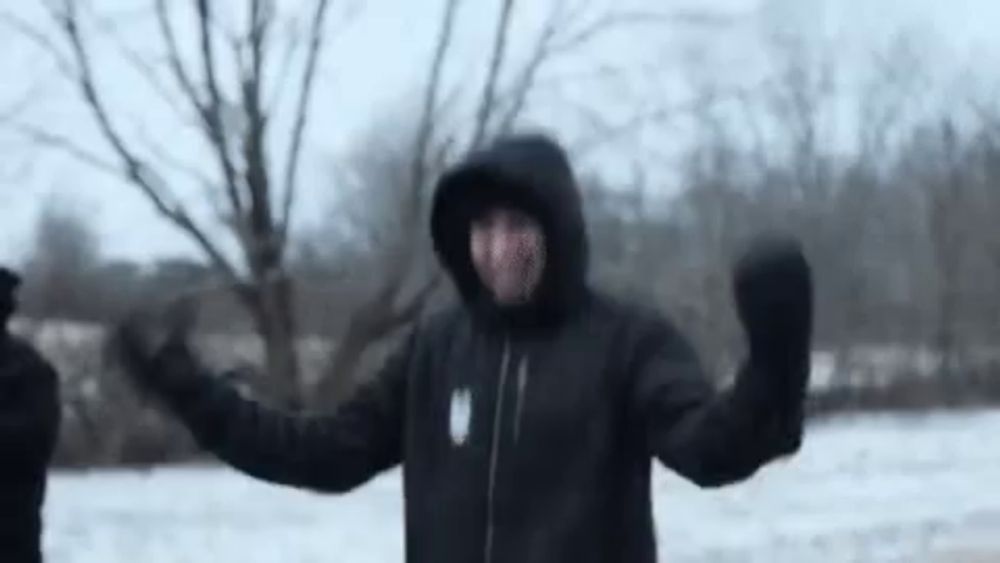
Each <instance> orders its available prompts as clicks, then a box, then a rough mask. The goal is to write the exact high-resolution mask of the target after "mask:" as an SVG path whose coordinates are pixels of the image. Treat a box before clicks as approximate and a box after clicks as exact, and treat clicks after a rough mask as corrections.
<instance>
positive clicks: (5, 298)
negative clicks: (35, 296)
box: [0, 267, 21, 332]
mask: <svg viewBox="0 0 1000 563" xmlns="http://www.w3.org/2000/svg"><path fill="white" fill-rule="evenodd" d="M20 284H21V277H20V276H19V275H17V274H16V273H15V272H13V271H12V270H8V269H7V268H3V267H0V326H2V327H3V330H4V332H6V326H7V321H8V320H9V319H10V316H11V315H12V314H13V313H14V308H15V306H16V304H17V300H16V299H15V292H16V291H17V288H18V286H19V285H20Z"/></svg>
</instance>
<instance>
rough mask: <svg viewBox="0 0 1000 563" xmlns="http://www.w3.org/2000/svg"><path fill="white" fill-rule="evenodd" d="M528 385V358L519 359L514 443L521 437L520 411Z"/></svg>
mask: <svg viewBox="0 0 1000 563" xmlns="http://www.w3.org/2000/svg"><path fill="white" fill-rule="evenodd" d="M527 384H528V358H527V356H525V357H523V358H521V363H520V364H519V366H518V370H517V402H516V403H514V443H515V444H516V443H517V442H518V439H519V438H520V437H521V409H522V405H523V404H524V388H525V387H526V386H527Z"/></svg>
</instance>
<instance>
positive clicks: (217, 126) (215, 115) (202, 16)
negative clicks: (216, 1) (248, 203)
mask: <svg viewBox="0 0 1000 563" xmlns="http://www.w3.org/2000/svg"><path fill="white" fill-rule="evenodd" d="M160 1H163V0H160ZM195 4H196V8H197V11H198V28H199V31H200V44H201V58H202V72H203V73H204V78H205V84H206V87H207V88H208V96H209V101H208V104H206V105H205V106H204V111H203V119H204V121H205V126H206V128H207V130H208V136H209V139H210V140H211V141H212V145H213V146H214V147H215V152H216V155H217V156H218V159H219V164H220V166H221V167H222V172H223V175H224V178H225V180H226V191H227V194H228V195H229V201H230V204H231V205H232V206H233V210H234V213H235V214H236V216H237V217H239V218H242V217H243V214H244V202H243V201H242V199H241V198H240V192H239V188H238V186H237V184H236V167H235V166H234V165H233V160H232V156H231V153H230V151H229V140H228V138H227V137H226V131H225V126H224V123H223V120H222V109H223V108H222V94H221V92H220V91H219V80H218V77H217V76H216V72H215V48H214V44H213V41H212V25H211V24H212V13H211V10H210V8H209V0H195Z"/></svg>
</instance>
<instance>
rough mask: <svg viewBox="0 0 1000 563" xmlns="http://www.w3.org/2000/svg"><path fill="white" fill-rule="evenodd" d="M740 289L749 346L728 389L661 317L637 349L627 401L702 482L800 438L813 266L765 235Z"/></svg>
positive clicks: (656, 441) (750, 466) (658, 445)
mask: <svg viewBox="0 0 1000 563" xmlns="http://www.w3.org/2000/svg"><path fill="white" fill-rule="evenodd" d="M735 290H736V301H737V307H738V310H739V314H740V319H741V321H742V322H743V325H744V328H745V330H746V333H747V336H748V341H749V349H750V354H749V358H748V359H747V360H746V362H745V363H744V364H743V366H742V367H741V369H740V371H739V372H738V374H737V377H736V380H735V383H734V384H733V386H732V387H731V388H730V389H728V390H725V391H721V392H720V391H716V390H715V388H714V387H713V386H712V385H711V383H710V382H709V380H708V378H707V377H706V376H705V374H704V372H703V370H702V368H701V366H700V363H699V361H698V359H697V357H696V355H695V353H694V351H693V350H692V348H691V346H690V345H689V344H688V343H687V342H686V341H685V339H684V338H683V337H682V336H681V335H680V334H679V333H678V331H677V330H675V329H674V328H673V327H672V326H671V325H670V324H669V323H668V322H667V321H665V320H663V319H656V320H650V321H648V322H647V323H646V324H645V325H644V327H643V328H642V331H641V335H640V336H639V338H638V345H637V347H636V351H635V356H634V358H635V365H634V374H633V376H634V377H635V379H634V381H633V387H632V393H631V400H632V405H633V412H635V413H636V418H637V420H639V421H640V426H641V428H640V431H642V432H643V433H644V436H645V439H646V442H647V444H648V447H649V449H650V453H651V454H653V455H655V456H656V457H658V458H659V459H660V460H661V461H662V462H663V464H664V465H666V466H667V467H669V468H671V469H672V470H674V471H676V472H677V473H679V474H680V475H682V476H684V477H686V478H687V479H689V480H691V481H693V482H695V483H697V484H699V485H701V486H705V487H709V486H721V485H725V484H728V483H733V482H737V481H740V480H743V479H746V478H747V477H749V476H751V475H753V474H754V473H755V472H756V471H757V470H758V469H759V468H760V467H761V466H762V465H764V464H766V463H768V462H769V461H771V460H773V459H775V458H777V457H780V456H785V455H790V454H792V453H795V452H796V451H797V450H798V449H799V447H800V445H801V441H802V433H803V402H804V399H805V389H806V385H807V382H808V377H809V343H810V333H811V324H812V286H811V279H810V273H809V268H808V265H807V263H806V261H805V259H804V257H803V255H802V253H801V251H800V250H799V249H798V247H797V246H796V245H794V244H792V243H789V242H787V241H770V242H764V243H761V244H759V245H758V246H757V247H756V248H754V249H753V250H751V252H750V253H748V254H747V255H746V257H744V259H743V260H742V261H741V262H740V264H739V265H738V267H737V271H736V276H735Z"/></svg>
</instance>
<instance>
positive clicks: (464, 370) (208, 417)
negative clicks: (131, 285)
mask: <svg viewBox="0 0 1000 563" xmlns="http://www.w3.org/2000/svg"><path fill="white" fill-rule="evenodd" d="M431 233H432V237H433V240H434V243H435V248H436V252H437V255H438V257H439V259H440V261H441V264H442V265H443V267H444V269H445V270H446V271H447V272H448V273H449V274H450V276H451V278H452V280H453V281H454V283H455V285H456V286H457V289H458V290H459V293H460V295H461V297H462V303H461V304H460V305H458V306H456V307H454V308H451V309H449V310H446V311H444V312H441V313H439V314H437V315H436V316H434V317H433V318H431V319H430V320H428V321H427V322H425V323H423V324H422V325H421V326H419V327H418V328H417V329H415V330H414V331H413V333H412V334H411V335H410V336H409V338H408V339H407V341H406V342H405V343H404V344H403V345H402V346H401V347H400V348H399V349H398V350H397V351H396V352H395V353H394V354H393V355H392V356H391V357H390V359H389V360H388V361H387V363H386V365H385V366H384V367H383V368H382V370H381V372H379V373H378V374H376V375H375V376H374V377H372V378H371V379H370V380H369V381H368V382H367V383H366V384H364V385H363V386H362V387H361V388H360V389H359V391H358V392H357V393H356V394H355V396H354V397H353V398H352V399H350V400H349V401H347V402H346V404H344V405H343V406H341V407H340V408H339V409H337V410H336V411H335V412H333V413H331V414H326V415H318V414H316V415H292V414H286V413H282V412H278V411H276V410H272V409H268V408H266V407H263V406H262V405H260V404H259V403H256V402H254V401H253V400H250V399H247V398H243V397H241V396H240V395H239V394H237V393H236V392H235V391H234V390H233V389H231V388H230V387H229V386H227V385H225V384H224V383H222V382H221V381H220V380H219V379H218V378H213V377H210V376H209V374H207V373H206V372H205V370H204V369H202V368H201V367H200V364H199V362H198V361H197V359H196V358H195V357H194V355H193V354H192V353H191V352H190V351H189V349H188V347H187V345H186V344H185V342H184V338H183V331H182V330H178V331H175V333H173V334H171V335H169V336H168V337H167V338H165V339H162V338H161V340H163V341H164V342H165V343H164V344H162V345H158V344H156V343H155V342H154V340H155V339H154V338H153V337H152V336H150V335H151V331H150V330H149V325H148V324H144V323H142V322H140V321H138V320H133V321H131V322H128V323H126V324H124V325H123V326H122V327H121V328H120V330H119V332H118V342H119V350H120V351H121V353H122V357H123V359H124V360H125V361H126V366H127V367H128V368H129V369H128V371H129V373H130V374H131V375H132V377H133V378H134V379H135V380H136V381H137V382H138V383H139V384H140V385H141V386H142V387H143V388H145V389H146V390H147V391H152V392H153V393H154V394H155V395H156V396H158V397H160V398H161V399H163V400H164V402H165V403H166V404H167V405H168V406H169V408H170V409H172V411H173V412H174V413H175V414H176V415H177V416H179V418H180V419H181V420H182V421H183V422H184V423H185V424H186V425H187V427H188V428H189V429H190V430H191V432H192V433H193V435H194V436H195V438H196V439H197V440H198V442H199V443H200V444H201V446H203V447H204V448H206V449H207V450H209V451H211V452H212V453H214V454H215V455H216V456H218V457H219V458H221V459H222V460H223V461H225V462H226V463H228V464H230V465H232V466H233V467H235V468H237V469H239V470H240V471H243V472H245V473H247V474H249V475H251V476H254V477H257V478H259V479H263V480H266V481H270V482H274V483H280V484H285V485H291V486H296V487H303V488H307V489H311V490H315V491H322V492H335V493H341V492H346V491H349V490H351V489H354V488H355V487H358V486H359V485H361V484H363V483H365V482H366V481H368V480H369V479H371V478H372V477H373V476H375V475H376V474H378V473H380V472H382V471H385V470H387V469H389V468H391V467H394V466H396V465H397V464H402V466H403V483H404V491H405V512H406V514H405V515H406V560H407V561H409V562H410V563H449V562H455V563H458V562H462V563H468V562H470V561H480V562H484V563H513V562H517V563H530V562H545V563H555V562H566V563H570V562H573V563H583V562H593V563H597V562H602V563H610V562H619V561H630V562H645V563H651V562H653V561H655V560H656V546H655V541H654V528H653V518H652V510H651V501H650V471H651V461H652V459H653V458H657V459H659V460H660V462H662V463H663V464H664V465H665V466H666V467H668V468H669V469H671V470H673V471H675V472H676V473H678V474H680V475H682V476H683V477H685V478H687V479H689V480H691V481H693V482H694V483H697V484H698V485H700V486H703V487H716V486H721V485H725V484H729V483H734V482H737V481H741V480H743V479H746V478H748V477H749V476H751V475H753V474H754V473H755V472H756V470H757V469H758V468H760V467H761V466H762V465H764V464H766V463H768V462H770V461H772V460H774V459H776V458H778V457H781V456H786V455H790V454H792V453H794V452H796V451H797V450H798V448H799V446H800V444H801V439H802V432H803V410H802V407H803V397H804V391H805V386H806V382H807V379H808V373H809V365H808V359H809V345H810V331H811V324H812V285H811V278H810V271H809V267H808V265H807V263H806V260H805V258H804V257H803V255H802V253H801V251H800V249H799V248H798V246H797V245H796V244H794V243H793V242H790V241H787V240H784V239H771V240H769V241H763V242H759V243H757V244H756V245H754V246H752V247H751V250H750V251H749V252H748V253H747V254H746V255H745V256H744V257H743V259H742V260H741V261H740V262H739V263H738V264H737V266H736V272H735V280H734V282H735V283H734V291H735V297H736V305H737V308H738V313H739V315H740V318H741V320H742V322H743V325H744V327H745V329H746V333H747V337H748V343H749V355H748V359H747V360H746V362H745V363H744V365H743V366H742V369H741V370H740V371H739V374H738V377H737V378H736V380H735V383H734V384H733V386H732V387H731V388H730V389H728V390H727V391H724V392H719V391H716V390H715V389H714V388H713V387H712V385H711V384H710V383H709V379H708V378H706V376H705V375H704V374H703V372H702V369H701V368H700V367H699V363H698V361H697V359H696V357H695V354H694V353H693V351H692V349H691V347H690V346H689V345H688V343H687V342H686V341H685V339H684V338H683V337H682V335H681V334H679V332H678V330H677V329H676V328H675V327H674V326H673V325H672V324H671V323H670V322H669V321H668V320H666V319H665V318H664V317H663V316H662V315H660V314H659V313H657V312H655V311H652V310H646V309H643V308H640V307H637V306H633V305H628V304H624V303H620V302H618V301H615V300H613V299H611V298H609V297H607V296H605V295H603V294H601V293H599V292H597V291H595V290H592V289H591V288H590V287H588V285H587V283H586V281H585V274H586V270H587V258H588V252H587V239H586V235H585V226H584V220H583V213H582V206H581V200H580V192H579V190H578V187H577V184H576V181H575V180H574V174H573V172H572V169H571V167H570V164H569V162H568V159H567V157H566V155H565V153H564V151H563V150H562V149H561V148H560V146H559V145H558V144H556V143H555V142H554V141H552V140H551V139H549V138H547V137H545V136H541V135H524V136H515V137H511V138H507V139H504V140H501V141H498V142H497V143H495V144H494V145H493V146H491V147H489V148H487V149H485V150H483V151H481V152H478V153H475V154H473V155H471V156H470V157H469V158H468V159H467V160H466V161H465V162H463V163H462V164H461V165H459V166H457V167H456V168H454V169H452V170H451V171H449V172H448V173H447V174H445V175H444V177H443V178H442V179H441V180H440V183H439V185H438V187H437V190H436V192H435V196H434V201H433V210H432V217H431Z"/></svg>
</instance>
